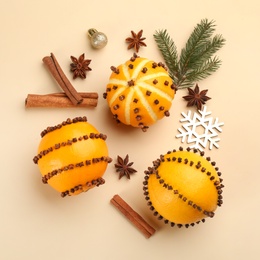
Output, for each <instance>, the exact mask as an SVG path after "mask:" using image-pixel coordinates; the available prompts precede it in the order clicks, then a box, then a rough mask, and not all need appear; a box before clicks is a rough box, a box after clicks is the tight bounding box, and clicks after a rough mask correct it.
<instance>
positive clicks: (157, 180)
mask: <svg viewBox="0 0 260 260" xmlns="http://www.w3.org/2000/svg"><path fill="white" fill-rule="evenodd" d="M214 165H215V162H213V163H212V162H211V161H210V159H209V158H204V157H203V156H202V155H199V154H197V153H194V152H191V151H183V150H181V151H173V152H169V153H167V154H166V155H164V156H162V157H161V158H160V159H158V160H157V161H155V166H154V167H152V168H149V170H148V171H146V173H147V175H146V180H145V182H144V184H145V186H144V189H145V195H146V199H147V200H149V203H148V204H149V205H150V207H151V209H152V210H155V212H156V213H155V215H159V218H163V219H164V220H165V222H166V223H172V225H175V224H177V225H179V226H183V225H186V226H189V225H194V224H195V223H199V222H200V221H203V222H204V220H205V218H206V217H213V216H214V212H215V210H216V209H217V207H218V206H221V204H222V203H223V201H222V188H223V187H224V186H223V184H222V179H220V177H219V176H220V175H221V173H220V172H219V171H218V168H217V167H215V166H214Z"/></svg>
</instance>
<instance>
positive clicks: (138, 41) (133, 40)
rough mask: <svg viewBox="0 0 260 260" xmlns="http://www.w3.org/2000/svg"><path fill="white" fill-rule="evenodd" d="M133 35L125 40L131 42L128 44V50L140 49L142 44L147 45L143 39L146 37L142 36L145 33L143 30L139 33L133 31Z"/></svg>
mask: <svg viewBox="0 0 260 260" xmlns="http://www.w3.org/2000/svg"><path fill="white" fill-rule="evenodd" d="M131 34H132V37H128V38H126V39H125V41H126V42H127V43H129V45H128V48H127V49H128V50H129V49H132V48H134V49H135V51H136V52H138V51H139V49H140V47H141V46H145V47H146V46H147V45H146V44H145V43H144V42H143V41H144V40H145V39H146V38H144V37H142V34H143V30H141V31H139V32H138V33H135V32H133V31H131Z"/></svg>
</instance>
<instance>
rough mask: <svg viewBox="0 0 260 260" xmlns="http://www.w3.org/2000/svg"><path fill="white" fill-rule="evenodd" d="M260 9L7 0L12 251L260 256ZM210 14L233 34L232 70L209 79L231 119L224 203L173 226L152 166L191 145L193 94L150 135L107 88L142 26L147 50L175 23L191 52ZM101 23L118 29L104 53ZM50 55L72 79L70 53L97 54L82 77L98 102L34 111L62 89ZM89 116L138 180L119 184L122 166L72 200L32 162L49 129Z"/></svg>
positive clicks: (77, 255)
mask: <svg viewBox="0 0 260 260" xmlns="http://www.w3.org/2000/svg"><path fill="white" fill-rule="evenodd" d="M259 11H260V3H259V1H257V0H248V1H241V0H232V1H226V0H225V1H223V0H219V1H206V0H197V1H171V0H165V1H163V0H162V1H154V0H149V1H148V0H142V1H140V0H139V1H136V0H131V1H113V0H110V1H100V0H99V1H88V0H81V1H80V0H74V1H68V0H57V1H55V0H46V1H38V0H37V1H36V0H23V1H18V0H9V1H4V0H1V1H0V37H1V40H0V57H1V62H0V73H1V77H0V87H1V92H0V93H1V102H0V106H1V110H0V113H1V135H0V136H1V137H0V138H1V147H2V149H1V158H2V159H1V197H0V205H1V217H0V220H1V221H0V241H1V243H0V258H1V259H3V260H16V259H38V260H42V259H57V260H61V259H62V260H67V259H116V260H117V259H127V260H128V259H168V258H169V257H170V258H172V259H212V260H216V259H236V260H237V259H239V260H240V259H241V260H242V259H250V260H251V259H259V233H260V224H259V212H260V209H259V204H260V192H259V183H260V177H259V176H260V175H259V145H260V141H259V130H258V127H259V116H258V113H259V94H260V90H259V87H260V85H259V69H260V54H259V46H260V35H259V24H260V18H259ZM203 18H208V19H209V20H215V21H216V25H217V30H216V33H221V34H222V35H223V36H224V38H225V39H226V40H227V43H226V45H225V47H224V48H223V49H221V51H219V52H218V55H219V56H220V58H221V59H222V61H223V64H222V66H221V68H220V69H219V70H218V71H217V72H216V73H215V74H214V75H213V76H211V77H209V78H208V79H206V80H204V81H201V82H200V83H199V85H200V87H201V89H209V92H208V95H209V96H210V97H212V100H210V101H209V102H208V103H207V106H208V110H210V111H212V116H213V117H218V118H219V120H220V121H222V122H224V123H225V125H224V126H223V132H222V133H221V134H220V138H221V141H220V143H219V145H220V148H219V149H213V150H208V149H205V152H206V154H207V155H208V156H210V157H211V158H212V159H213V160H215V161H216V162H217V164H218V166H219V167H220V170H221V171H222V172H223V178H224V184H225V189H224V204H223V206H222V207H221V208H219V209H218V210H217V212H216V215H215V217H214V218H213V219H210V220H207V221H206V222H205V223H204V224H200V225H197V226H195V227H193V228H189V229H185V228H183V229H178V228H170V227H169V226H167V225H165V224H163V222H161V221H158V220H157V219H156V218H154V217H153V215H152V213H151V212H150V210H149V209H148V207H147V206H146V201H145V199H144V196H143V191H142V181H143V172H144V170H145V169H146V168H147V167H148V166H150V165H151V162H152V161H153V160H154V159H156V158H158V156H159V155H160V154H162V153H166V152H167V151H168V150H172V149H174V148H178V147H179V146H180V145H181V140H180V139H176V138H175V135H176V134H177V128H178V127H180V122H179V120H180V119H181V112H183V111H184V112H186V111H187V108H186V103H185V102H184V101H183V99H182V96H183V95H185V94H186V93H187V92H186V91H185V90H184V91H179V92H178V93H177V95H176V98H175V100H174V102H173V105H172V108H171V111H170V112H171V116H170V117H169V118H166V119H163V120H161V121H160V122H159V123H158V124H156V125H154V126H152V127H151V128H150V129H149V131H148V132H147V133H143V132H141V131H139V130H138V129H130V128H128V127H124V126H122V125H121V126H118V125H116V124H115V122H114V121H113V120H112V119H111V114H110V113H109V112H108V109H107V105H106V101H105V100H104V99H103V98H102V94H103V92H104V91H105V87H106V83H107V80H108V77H109V75H110V72H111V71H110V66H111V65H115V66H117V65H119V64H121V63H123V62H124V61H126V60H127V59H129V58H130V57H131V56H132V53H133V51H132V50H127V45H126V43H125V42H124V39H125V38H126V37H128V36H129V34H130V31H131V30H134V31H139V30H140V29H143V30H144V37H146V41H145V42H146V44H147V45H148V46H147V47H146V48H141V49H140V52H139V55H141V56H144V57H147V58H150V59H153V60H155V61H162V57H161V55H160V53H159V51H158V49H157V47H156V44H155V41H154V39H153V33H154V32H155V30H158V29H167V30H168V32H169V34H170V35H171V37H172V38H173V39H174V41H175V43H176V45H177V47H178V50H179V51H180V49H181V48H182V47H183V46H184V44H185V42H186V40H187V38H188V36H189V35H190V33H191V31H192V29H193V28H194V26H195V25H196V24H197V23H198V22H200V20H201V19H203ZM91 27H94V28H96V29H98V30H100V31H103V32H104V33H106V34H107V36H108V38H109V43H108V45H107V46H106V47H105V48H104V49H102V50H93V49H91V48H90V46H89V41H88V38H87V36H86V32H87V30H88V29H89V28H91ZM50 52H53V53H54V54H55V55H56V57H57V59H58V61H59V63H60V65H61V67H62V68H63V69H64V72H65V73H66V74H67V76H68V77H69V79H71V80H72V74H70V72H69V64H70V58H69V57H70V55H73V56H79V55H80V54H82V53H85V55H86V58H88V59H91V60H92V62H91V66H90V67H91V68H92V71H91V72H89V73H88V76H87V79H86V80H81V79H77V80H75V81H72V82H73V85H74V86H75V87H76V88H77V90H78V91H97V92H98V93H99V95H100V98H99V104H98V107H97V108H96V109H25V107H24V100H25V98H26V96H27V94H28V93H39V94H45V93H52V92H57V91H60V89H59V87H58V85H56V83H55V82H54V81H53V79H52V77H51V76H50V74H49V72H48V71H47V70H46V68H45V67H44V66H43V63H42V58H43V57H44V56H47V55H49V54H50ZM193 111H194V110H193ZM84 115H86V116H87V117H88V121H89V122H90V123H92V124H93V125H95V126H96V127H97V129H98V130H100V131H101V132H103V133H106V134H107V135H108V139H107V144H108V146H109V151H110V156H111V157H112V158H113V159H114V161H115V159H116V156H117V155H121V156H125V155H126V154H127V153H128V154H129V155H130V160H131V161H133V162H134V167H135V168H136V169H137V170H138V173H136V174H135V175H133V176H132V178H131V180H130V181H129V180H127V179H126V178H123V179H121V180H120V181H119V180H118V175H117V174H116V173H115V168H114V165H113V163H111V164H110V165H109V167H108V169H107V172H106V174H105V175H104V177H105V179H106V184H105V185H103V186H101V187H100V188H96V189H93V190H91V191H89V192H88V193H86V194H82V195H80V196H77V197H68V198H64V199H62V198H61V197H60V195H59V194H58V193H57V192H56V191H54V190H52V189H51V188H50V187H49V186H48V185H43V184H42V182H41V177H40V174H39V171H38V168H37V166H36V165H35V164H34V163H33V161H32V158H33V157H34V155H35V154H36V150H37V146H38V143H39V141H40V132H41V131H42V130H43V129H44V128H46V127H47V126H50V125H56V124H58V123H60V122H62V121H63V120H65V119H67V118H68V117H70V118H73V117H76V116H84ZM183 146H184V147H186V146H187V144H183ZM114 194H119V195H121V196H122V197H123V198H124V199H125V200H126V201H127V202H128V203H129V204H130V205H131V206H132V207H133V208H134V209H136V210H137V211H138V212H139V213H140V214H141V215H142V216H143V217H144V218H145V219H147V220H148V221H149V222H150V223H151V224H152V225H153V226H154V227H155V228H156V229H157V232H156V234H155V235H154V236H152V237H151V238H150V239H146V238H144V236H143V235H142V234H141V233H140V232H139V231H138V230H137V229H136V228H134V227H133V226H132V225H131V224H130V223H129V222H128V221H127V220H126V219H125V218H124V217H123V216H122V215H121V214H120V213H119V212H118V211H117V210H116V209H114V207H112V206H111V204H110V203H109V200H110V199H111V198H112V197H113V195H114Z"/></svg>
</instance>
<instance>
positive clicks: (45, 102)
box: [25, 92, 98, 108]
mask: <svg viewBox="0 0 260 260" xmlns="http://www.w3.org/2000/svg"><path fill="white" fill-rule="evenodd" d="M79 94H80V96H81V97H82V102H81V103H80V104H77V105H74V104H73V103H72V102H71V101H70V99H69V98H68V96H67V95H66V94H65V93H52V94H46V95H38V94H28V95H27V98H26V99H25V107H26V108H32V107H52V108H53V107H57V108H58V107H60V108H66V107H96V106H97V103H98V93H96V92H89V93H88V92H80V93H79Z"/></svg>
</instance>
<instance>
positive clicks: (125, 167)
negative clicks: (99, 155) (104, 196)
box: [115, 154, 137, 179]
mask: <svg viewBox="0 0 260 260" xmlns="http://www.w3.org/2000/svg"><path fill="white" fill-rule="evenodd" d="M133 164H134V163H133V162H129V156H128V154H127V155H126V157H125V159H123V158H122V157H120V156H119V155H118V156H117V163H115V167H116V172H119V179H121V178H122V177H123V176H124V175H125V176H126V177H127V178H128V179H130V174H132V173H135V172H137V171H136V170H135V169H134V168H132V167H131V166H132V165H133Z"/></svg>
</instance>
